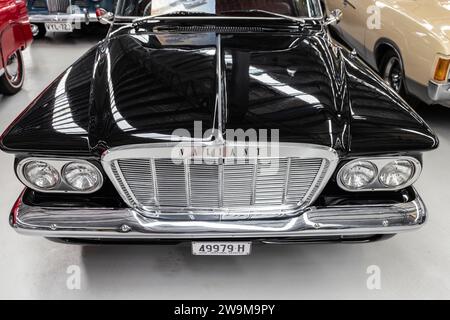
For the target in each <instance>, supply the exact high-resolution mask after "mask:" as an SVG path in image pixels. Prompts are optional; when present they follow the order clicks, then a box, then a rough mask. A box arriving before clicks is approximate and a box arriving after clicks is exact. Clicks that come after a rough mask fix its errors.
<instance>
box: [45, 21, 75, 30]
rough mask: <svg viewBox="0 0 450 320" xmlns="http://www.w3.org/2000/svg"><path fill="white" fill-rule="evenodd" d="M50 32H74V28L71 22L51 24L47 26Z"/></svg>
mask: <svg viewBox="0 0 450 320" xmlns="http://www.w3.org/2000/svg"><path fill="white" fill-rule="evenodd" d="M45 30H47V31H48V32H72V31H73V26H72V23H70V22H49V23H46V24H45Z"/></svg>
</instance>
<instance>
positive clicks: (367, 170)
mask: <svg viewBox="0 0 450 320" xmlns="http://www.w3.org/2000/svg"><path fill="white" fill-rule="evenodd" d="M376 177H377V167H376V166H375V165H374V164H373V163H372V162H370V161H357V162H352V163H351V164H350V165H348V166H345V167H344V169H343V171H342V173H341V182H342V184H343V185H344V186H345V187H347V188H348V189H353V190H356V189H361V188H364V187H367V186H368V185H370V184H371V183H372V182H373V181H374V180H375V178H376Z"/></svg>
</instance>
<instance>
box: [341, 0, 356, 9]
mask: <svg viewBox="0 0 450 320" xmlns="http://www.w3.org/2000/svg"><path fill="white" fill-rule="evenodd" d="M343 4H344V7H347V6H350V7H352V8H353V9H356V7H355V5H354V4H353V3H351V2H350V1H349V0H344V2H343Z"/></svg>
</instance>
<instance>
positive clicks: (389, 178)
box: [379, 160, 414, 188]
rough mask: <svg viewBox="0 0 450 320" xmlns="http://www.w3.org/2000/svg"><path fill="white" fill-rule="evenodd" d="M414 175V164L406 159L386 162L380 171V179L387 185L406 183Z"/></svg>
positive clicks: (393, 185) (396, 185) (395, 185)
mask: <svg viewBox="0 0 450 320" xmlns="http://www.w3.org/2000/svg"><path fill="white" fill-rule="evenodd" d="M413 175H414V165H413V164H412V163H411V162H409V161H408V160H396V161H392V162H390V163H388V164H387V165H385V166H384V168H383V169H382V170H381V172H380V178H379V179H380V181H381V183H382V184H384V185H385V186H387V187H394V188H395V187H398V186H402V185H404V184H406V183H407V182H408V181H409V180H410V179H411V177H412V176H413Z"/></svg>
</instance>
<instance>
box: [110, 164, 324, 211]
mask: <svg viewBox="0 0 450 320" xmlns="http://www.w3.org/2000/svg"><path fill="white" fill-rule="evenodd" d="M324 163H326V160H324V159H322V158H317V159H302V158H295V157H293V158H279V159H276V160H274V159H259V160H257V161H247V162H243V163H240V162H239V161H238V162H237V163H234V162H230V161H227V160H226V161H225V162H224V163H222V164H219V161H218V160H217V161H215V162H213V163H210V162H208V163H197V162H195V163H194V162H192V163H191V162H186V161H178V160H177V161H175V162H174V161H173V160H171V159H168V158H159V159H119V160H116V161H114V162H113V163H112V164H111V169H112V172H113V175H112V176H113V178H114V179H115V180H116V182H117V184H116V185H117V186H118V187H119V188H120V189H121V190H122V193H123V194H124V196H125V197H126V199H127V200H128V201H129V202H130V203H132V204H133V205H134V206H137V207H140V208H141V209H143V210H144V211H145V210H153V211H154V210H163V209H164V208H180V209H183V208H193V209H195V208H208V209H220V208H231V209H232V208H247V209H251V208H255V209H257V208H258V207H260V208H261V207H264V206H280V207H281V206H284V207H292V208H295V207H298V206H300V205H302V204H303V203H304V202H305V201H309V199H310V198H311V196H310V194H311V192H313V191H314V190H316V188H317V185H318V184H320V183H321V179H322V178H323V167H324Z"/></svg>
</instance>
